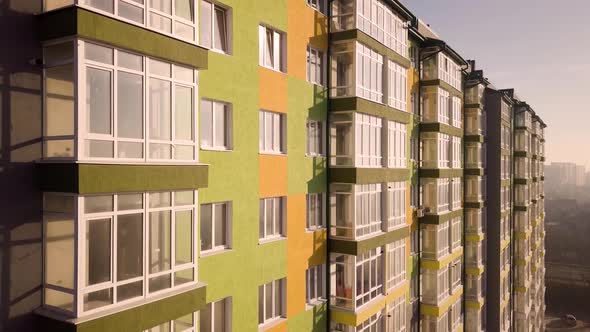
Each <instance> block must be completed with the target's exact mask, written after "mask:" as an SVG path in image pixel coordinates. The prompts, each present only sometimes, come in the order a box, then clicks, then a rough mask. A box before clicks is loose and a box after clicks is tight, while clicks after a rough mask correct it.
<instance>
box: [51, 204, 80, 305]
mask: <svg viewBox="0 0 590 332" xmlns="http://www.w3.org/2000/svg"><path fill="white" fill-rule="evenodd" d="M46 196H49V195H46ZM66 198H69V200H70V201H72V202H73V199H72V198H71V197H66ZM46 201H47V199H46ZM44 220H45V242H46V243H45V250H44V256H45V282H46V283H48V284H51V285H56V286H60V287H63V288H69V289H74V253H75V248H74V218H73V216H72V217H66V215H58V216H51V217H48V216H44ZM58 302H59V301H57V302H56V303H58ZM68 302H69V300H68ZM62 304H64V303H62Z"/></svg>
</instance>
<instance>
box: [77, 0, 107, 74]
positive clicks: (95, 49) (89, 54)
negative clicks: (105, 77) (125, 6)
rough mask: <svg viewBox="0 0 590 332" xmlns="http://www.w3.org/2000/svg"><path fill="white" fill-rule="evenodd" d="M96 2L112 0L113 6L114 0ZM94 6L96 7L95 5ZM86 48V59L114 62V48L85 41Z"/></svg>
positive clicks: (101, 0) (100, 0) (102, 1)
mask: <svg viewBox="0 0 590 332" xmlns="http://www.w3.org/2000/svg"><path fill="white" fill-rule="evenodd" d="M95 2H101V3H106V2H111V6H112V0H111V1H108V0H107V1H105V0H97V1H95ZM93 7H95V6H93ZM84 48H85V50H84V56H85V58H86V59H88V60H92V61H96V62H102V63H106V64H109V65H112V64H113V49H112V48H109V47H104V46H100V45H96V44H91V43H84Z"/></svg>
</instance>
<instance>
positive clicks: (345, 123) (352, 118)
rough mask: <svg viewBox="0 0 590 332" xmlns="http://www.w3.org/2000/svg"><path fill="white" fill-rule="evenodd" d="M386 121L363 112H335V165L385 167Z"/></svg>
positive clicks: (332, 129)
mask: <svg viewBox="0 0 590 332" xmlns="http://www.w3.org/2000/svg"><path fill="white" fill-rule="evenodd" d="M383 131H384V128H383V121H382V119H381V118H378V117H374V116H370V115H366V114H362V113H339V114H333V115H332V118H331V123H330V142H331V144H332V154H331V155H330V164H331V166H345V167H364V168H376V167H383V163H384V162H385V160H384V159H386V158H383V154H384V153H383V145H382V142H381V138H382V135H383Z"/></svg>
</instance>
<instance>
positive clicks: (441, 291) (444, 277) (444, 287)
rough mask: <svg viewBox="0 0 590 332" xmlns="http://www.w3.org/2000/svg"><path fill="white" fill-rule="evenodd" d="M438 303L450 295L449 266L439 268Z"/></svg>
mask: <svg viewBox="0 0 590 332" xmlns="http://www.w3.org/2000/svg"><path fill="white" fill-rule="evenodd" d="M437 276H438V303H440V302H442V301H443V300H444V299H446V298H447V296H449V285H450V284H449V266H448V265H447V266H445V267H444V268H443V269H442V270H438V274H437Z"/></svg>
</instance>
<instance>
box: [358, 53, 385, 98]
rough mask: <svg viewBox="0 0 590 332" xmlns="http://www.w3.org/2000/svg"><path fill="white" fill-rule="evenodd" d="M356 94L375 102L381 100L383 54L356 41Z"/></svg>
mask: <svg viewBox="0 0 590 332" xmlns="http://www.w3.org/2000/svg"><path fill="white" fill-rule="evenodd" d="M356 63H357V66H356V95H357V96H358V97H362V98H365V99H368V100H371V101H374V102H377V103H382V102H383V55H381V54H379V53H377V51H375V50H373V49H372V48H370V47H368V46H365V45H363V44H361V43H359V42H357V43H356Z"/></svg>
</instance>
